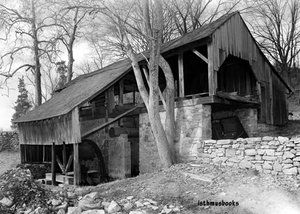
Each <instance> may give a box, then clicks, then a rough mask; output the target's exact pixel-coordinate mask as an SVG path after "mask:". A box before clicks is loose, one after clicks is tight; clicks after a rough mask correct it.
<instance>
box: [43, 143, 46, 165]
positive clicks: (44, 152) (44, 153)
mask: <svg viewBox="0 0 300 214" xmlns="http://www.w3.org/2000/svg"><path fill="white" fill-rule="evenodd" d="M45 155H46V151H45V145H43V163H44V162H45Z"/></svg>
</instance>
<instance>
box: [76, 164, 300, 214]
mask: <svg viewBox="0 0 300 214" xmlns="http://www.w3.org/2000/svg"><path fill="white" fill-rule="evenodd" d="M298 181H299V179H297V178H296V177H276V176H271V175H266V174H260V173H259V172H258V171H254V170H242V169H233V168H229V167H224V166H220V167H217V166H213V165H208V164H206V165H198V164H197V165H191V164H178V165H175V166H173V167H171V168H170V169H167V170H164V171H160V172H156V173H151V174H144V175H140V176H138V177H136V178H129V179H124V180H119V181H114V182H110V183H106V184H102V185H98V186H96V187H82V188H76V189H73V191H75V192H81V193H82V194H86V193H89V192H92V191H98V192H99V193H100V194H101V196H102V197H103V198H106V199H108V200H121V199H124V198H126V197H128V196H134V197H135V198H151V199H153V200H155V201H157V202H158V204H159V205H160V206H164V205H170V204H173V205H176V206H182V208H181V212H180V213H187V214H190V213H201V214H225V213H227V214H229V213H230V214H231V213H233V214H238V213H241V214H287V213H289V214H296V213H300V191H299V190H300V189H299V186H300V185H299V182H298ZM71 188H72V187H71ZM222 200H223V202H224V203H225V204H223V206H206V205H203V204H202V205H201V204H200V202H203V201H204V202H206V201H208V202H218V203H219V202H221V203H222ZM232 201H234V202H235V205H237V203H236V202H238V204H239V205H238V206H226V202H232ZM154 213H155V212H154Z"/></svg>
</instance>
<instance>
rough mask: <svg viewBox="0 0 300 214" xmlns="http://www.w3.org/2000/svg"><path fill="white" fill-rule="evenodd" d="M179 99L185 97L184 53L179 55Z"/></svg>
mask: <svg viewBox="0 0 300 214" xmlns="http://www.w3.org/2000/svg"><path fill="white" fill-rule="evenodd" d="M178 76H179V97H184V71H183V52H181V53H179V55H178Z"/></svg>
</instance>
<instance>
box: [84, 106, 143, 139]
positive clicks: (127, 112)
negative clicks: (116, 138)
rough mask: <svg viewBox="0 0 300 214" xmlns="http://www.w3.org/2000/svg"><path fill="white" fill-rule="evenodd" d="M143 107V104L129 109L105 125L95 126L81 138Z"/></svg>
mask: <svg viewBox="0 0 300 214" xmlns="http://www.w3.org/2000/svg"><path fill="white" fill-rule="evenodd" d="M143 106H144V104H139V105H136V106H135V107H133V108H132V109H129V110H128V111H126V112H124V113H123V114H120V115H119V116H117V117H115V118H114V119H112V120H111V121H109V122H106V123H104V124H102V125H100V126H97V127H95V128H93V129H91V130H89V131H88V132H86V133H84V134H83V135H82V138H85V137H87V136H89V135H91V134H93V133H95V132H96V131H99V130H101V129H103V128H105V127H107V126H109V125H110V124H112V123H114V122H116V121H117V120H119V119H121V118H122V117H124V116H126V115H127V114H129V113H130V112H133V111H134V110H136V109H137V108H140V107H143Z"/></svg>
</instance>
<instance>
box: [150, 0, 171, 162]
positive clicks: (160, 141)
mask: <svg viewBox="0 0 300 214" xmlns="http://www.w3.org/2000/svg"><path fill="white" fill-rule="evenodd" d="M162 22H163V17H162V5H161V2H160V1H159V0H157V1H154V19H153V29H152V37H153V39H151V40H150V43H151V46H150V60H149V108H148V114H149V120H150V124H151V128H152V132H153V134H154V138H155V140H156V145H157V149H158V154H159V156H160V159H161V160H162V163H163V165H164V167H170V166H171V165H172V164H173V160H172V159H173V158H172V152H171V147H170V145H169V143H172V142H169V141H168V137H170V138H172V137H173V136H170V135H167V133H166V131H164V129H163V125H162V121H161V117H160V113H159V90H160V89H159V85H158V74H159V63H160V59H161V56H160V46H161V42H162ZM169 85H170V84H169ZM167 106H168V105H167ZM166 110H167V109H166ZM168 110H169V111H170V109H169V108H168ZM168 113H169V112H168ZM168 113H167V112H166V118H168V119H167V120H166V121H167V122H170V117H169V115H168V116H167V114H168ZM165 125H166V127H168V128H170V127H169V125H170V124H165ZM169 130H170V129H169ZM168 134H170V133H168ZM167 136H168V137H167ZM170 140H171V139H170ZM173 141H174V140H173Z"/></svg>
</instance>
